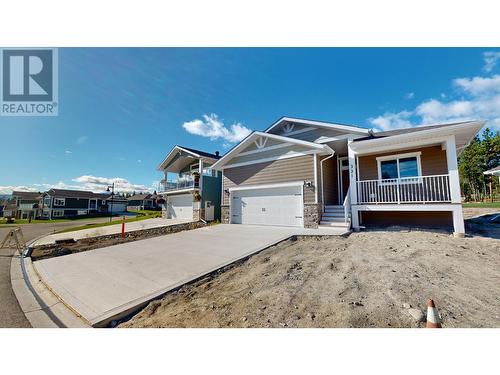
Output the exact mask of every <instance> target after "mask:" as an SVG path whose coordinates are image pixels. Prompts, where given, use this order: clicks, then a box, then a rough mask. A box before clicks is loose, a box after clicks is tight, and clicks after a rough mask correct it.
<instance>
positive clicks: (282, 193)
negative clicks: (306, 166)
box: [231, 186, 304, 227]
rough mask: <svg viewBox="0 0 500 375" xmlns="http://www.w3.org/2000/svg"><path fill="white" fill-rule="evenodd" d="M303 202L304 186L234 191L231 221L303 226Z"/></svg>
mask: <svg viewBox="0 0 500 375" xmlns="http://www.w3.org/2000/svg"><path fill="white" fill-rule="evenodd" d="M302 202H303V200H302V186H286V187H276V188H264V189H252V190H234V191H232V192H231V222H232V223H233V224H256V225H280V226H289V227H303V226H304V220H303V217H302V216H303V204H302Z"/></svg>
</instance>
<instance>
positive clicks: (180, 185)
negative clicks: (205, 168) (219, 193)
mask: <svg viewBox="0 0 500 375" xmlns="http://www.w3.org/2000/svg"><path fill="white" fill-rule="evenodd" d="M194 187H198V182H197V181H196V182H195V180H194V179H193V178H190V179H185V180H179V181H162V182H161V183H160V191H161V192H166V191H172V190H180V189H188V188H194Z"/></svg>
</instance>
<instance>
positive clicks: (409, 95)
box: [405, 92, 415, 99]
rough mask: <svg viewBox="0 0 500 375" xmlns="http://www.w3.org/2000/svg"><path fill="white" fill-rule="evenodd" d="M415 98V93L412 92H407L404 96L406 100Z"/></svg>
mask: <svg viewBox="0 0 500 375" xmlns="http://www.w3.org/2000/svg"><path fill="white" fill-rule="evenodd" d="M414 97H415V93H414V92H409V93H407V94H406V95H405V98H406V99H413V98H414Z"/></svg>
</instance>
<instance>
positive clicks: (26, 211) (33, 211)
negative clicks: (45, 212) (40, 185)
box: [12, 191, 42, 219]
mask: <svg viewBox="0 0 500 375" xmlns="http://www.w3.org/2000/svg"><path fill="white" fill-rule="evenodd" d="M41 196H42V193H40V192H38V193H37V192H32V191H13V192H12V201H13V202H14V204H15V205H16V206H17V211H16V213H15V218H16V219H30V218H31V219H34V218H35V217H37V216H38V215H39V212H40V209H39V203H40V198H41Z"/></svg>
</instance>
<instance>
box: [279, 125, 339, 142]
mask: <svg viewBox="0 0 500 375" xmlns="http://www.w3.org/2000/svg"><path fill="white" fill-rule="evenodd" d="M342 134H346V132H342V131H339V130H330V129H325V128H316V129H314V130H309V131H307V132H304V133H299V134H292V135H291V136H289V137H290V138H295V139H301V140H303V141H310V142H314V141H315V140H316V139H318V138H320V137H337V136H339V135H342Z"/></svg>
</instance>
